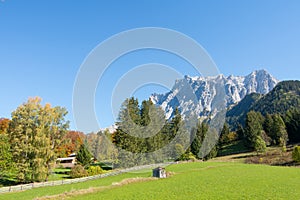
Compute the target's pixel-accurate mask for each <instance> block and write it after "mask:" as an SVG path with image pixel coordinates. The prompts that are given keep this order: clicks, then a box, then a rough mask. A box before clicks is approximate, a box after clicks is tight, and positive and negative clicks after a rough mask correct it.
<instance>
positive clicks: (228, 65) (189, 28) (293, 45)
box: [0, 0, 300, 129]
mask: <svg viewBox="0 0 300 200" xmlns="http://www.w3.org/2000/svg"><path fill="white" fill-rule="evenodd" d="M140 27H164V28H169V29H174V30H176V31H179V32H182V33H184V34H186V35H188V36H190V37H191V38H193V39H195V40H196V41H197V42H198V43H200V44H201V45H202V46H203V47H204V48H205V49H206V50H207V52H208V53H209V54H210V56H211V57H212V58H213V60H214V61H215V63H216V64H217V66H218V68H219V70H220V72H221V73H223V74H225V75H230V74H234V75H246V74H249V73H250V72H251V71H253V70H255V69H266V70H267V71H269V72H270V73H271V74H272V75H273V76H275V77H276V78H277V79H279V80H287V79H299V77H300V67H299V66H300V1H278V0H270V1H267V0H264V1H259V0H258V1H255V0H253V1H248V0H246V1H238V0H236V1H234V0H227V1H198V0H195V1H192V0H191V1H167V0H165V1H158V0H157V1H154V0H153V1H146V0H144V1H143V0H139V1H138V0H137V1H71V0H51V1H47V0H45V1H38V0H36V1H32V0H26V1H16V0H1V1H0V69H1V73H0V74H1V79H0V80H1V86H0V87H1V94H2V95H1V98H0V117H10V113H11V112H12V111H13V110H14V109H16V108H17V106H18V105H20V104H22V103H23V102H25V101H26V100H27V99H28V97H33V96H40V97H42V98H43V101H44V102H50V103H51V104H52V105H59V106H63V107H66V108H67V109H68V111H69V115H68V119H69V120H70V121H71V128H72V129H75V128H76V126H75V124H74V120H73V116H72V92H73V85H74V81H75V78H76V74H77V72H78V70H79V68H80V65H81V64H82V62H83V61H84V59H85V58H86V56H87V55H88V54H89V52H90V51H91V50H92V49H94V48H95V47H96V46H97V45H98V44H99V43H101V42H102V41H104V40H105V39H107V38H109V37H110V36H112V35H114V34H117V33H119V32H121V31H125V30H128V29H133V28H140ZM149 62H159V63H163V64H168V65H170V66H172V67H174V68H175V69H177V70H178V71H180V72H181V73H183V74H189V75H196V74H195V71H193V69H191V68H190V67H189V66H188V64H187V63H185V62H184V61H182V60H180V59H178V58H176V56H173V55H170V54H167V53H164V52H159V51H151V50H146V51H141V52H137V53H133V54H130V55H128V56H127V57H124V58H121V59H119V60H118V62H116V63H114V66H112V67H111V69H110V70H108V72H107V74H105V75H106V76H105V77H103V80H101V81H100V82H99V85H98V89H97V93H96V97H95V98H96V105H95V106H96V113H97V117H98V121H99V123H100V126H101V127H106V126H109V125H110V124H112V123H113V121H114V120H115V119H114V118H113V116H112V112H111V105H110V97H111V91H112V89H113V87H114V85H115V83H116V82H117V81H118V79H119V78H120V77H121V76H122V74H124V73H126V71H128V70H130V69H132V68H133V67H135V66H137V65H140V64H143V63H149ZM103 88H105V89H103ZM155 91H158V92H163V91H165V90H164V89H162V88H160V87H157V86H149V87H145V88H142V89H140V90H139V91H137V93H136V95H137V96H138V97H139V98H141V99H142V98H146V97H147V96H149V95H150V94H151V93H152V92H155Z"/></svg>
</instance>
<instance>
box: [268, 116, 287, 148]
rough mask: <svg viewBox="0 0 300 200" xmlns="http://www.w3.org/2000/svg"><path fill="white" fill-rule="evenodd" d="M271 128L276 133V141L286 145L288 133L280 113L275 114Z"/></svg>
mask: <svg viewBox="0 0 300 200" xmlns="http://www.w3.org/2000/svg"><path fill="white" fill-rule="evenodd" d="M271 130H272V132H273V134H274V140H275V141H276V144H278V145H280V146H285V145H286V143H287V141H288V135H287V131H286V127H285V123H284V122H283V120H282V118H281V116H280V115H279V114H274V115H273V126H272V129H271Z"/></svg>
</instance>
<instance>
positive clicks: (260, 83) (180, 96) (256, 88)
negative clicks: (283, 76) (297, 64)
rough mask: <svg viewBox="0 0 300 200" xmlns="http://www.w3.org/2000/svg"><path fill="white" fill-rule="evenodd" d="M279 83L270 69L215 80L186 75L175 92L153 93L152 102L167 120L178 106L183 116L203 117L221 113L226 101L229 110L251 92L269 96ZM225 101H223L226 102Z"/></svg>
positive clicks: (213, 78) (220, 77)
mask: <svg viewBox="0 0 300 200" xmlns="http://www.w3.org/2000/svg"><path fill="white" fill-rule="evenodd" d="M278 82H279V81H278V80H277V79H276V78H274V77H273V76H272V75H271V74H269V73H268V72H267V71H266V70H256V71H253V72H252V73H250V74H248V75H246V76H234V75H230V76H227V77H226V76H224V75H222V74H220V75H217V76H212V77H191V76H188V75H186V76H184V78H183V79H178V80H176V81H175V84H174V86H173V88H172V90H171V91H169V92H167V93H165V94H153V95H151V96H150V99H151V100H152V102H153V103H154V104H156V105H158V106H160V107H161V108H162V109H163V110H164V112H165V114H166V118H167V119H170V118H172V116H173V114H174V111H175V108H176V107H177V108H178V109H179V111H180V112H181V114H182V115H183V117H185V116H186V115H188V114H190V112H193V113H196V114H197V115H198V116H199V117H208V116H213V115H214V114H215V113H216V112H218V109H219V108H218V107H217V106H216V105H217V104H218V103H219V104H220V101H221V100H223V101H224V102H223V103H224V107H225V108H226V109H229V108H230V107H232V106H233V105H236V104H237V103H239V102H240V101H241V100H242V99H243V98H244V97H245V96H246V95H248V94H251V93H259V94H267V93H268V92H269V91H271V90H272V89H273V88H274V87H275V86H276V85H277V83H278ZM222 98H223V99H222Z"/></svg>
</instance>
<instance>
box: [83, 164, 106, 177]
mask: <svg viewBox="0 0 300 200" xmlns="http://www.w3.org/2000/svg"><path fill="white" fill-rule="evenodd" d="M87 173H88V174H89V176H94V175H97V174H102V173H103V169H102V168H101V167H100V166H90V167H89V169H88V170H87Z"/></svg>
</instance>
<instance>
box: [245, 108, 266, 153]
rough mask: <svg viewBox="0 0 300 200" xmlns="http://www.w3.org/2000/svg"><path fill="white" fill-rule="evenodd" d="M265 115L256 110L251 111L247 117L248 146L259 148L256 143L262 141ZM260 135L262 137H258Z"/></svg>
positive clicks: (246, 134) (246, 133) (246, 138)
mask: <svg viewBox="0 0 300 200" xmlns="http://www.w3.org/2000/svg"><path fill="white" fill-rule="evenodd" d="M262 123H263V116H262V115H261V114H260V113H258V112H254V111H250V112H249V113H248V114H247V117H246V127H245V140H246V144H247V146H249V147H250V148H254V149H255V150H258V149H257V148H258V147H259V146H258V145H257V144H256V143H257V142H260V143H262V142H261V140H260V139H261V132H262V130H263V127H262ZM258 137H260V139H259V138H258Z"/></svg>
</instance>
